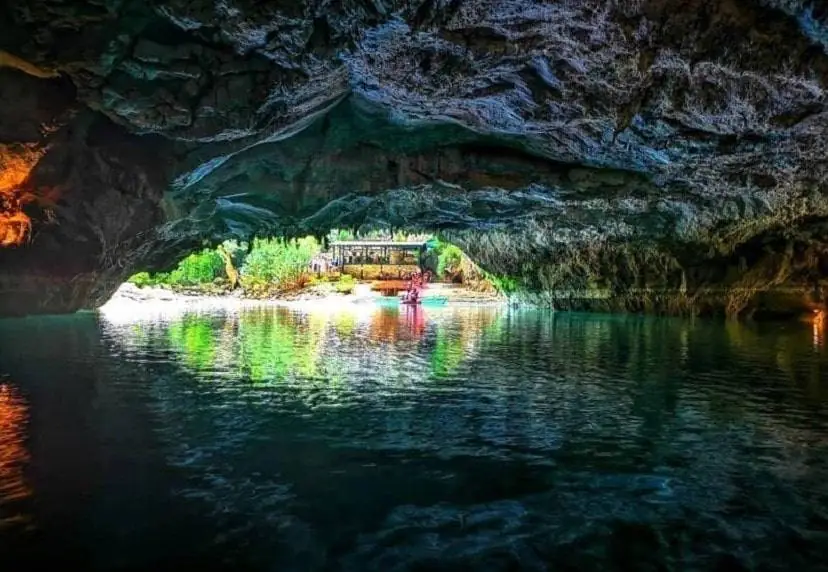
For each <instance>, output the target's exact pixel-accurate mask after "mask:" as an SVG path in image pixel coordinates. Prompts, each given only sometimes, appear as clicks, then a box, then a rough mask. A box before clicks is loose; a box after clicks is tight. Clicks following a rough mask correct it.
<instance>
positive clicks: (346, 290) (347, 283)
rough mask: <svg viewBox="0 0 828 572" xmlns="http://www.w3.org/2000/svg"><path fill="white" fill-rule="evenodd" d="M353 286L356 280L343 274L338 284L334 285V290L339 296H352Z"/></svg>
mask: <svg viewBox="0 0 828 572" xmlns="http://www.w3.org/2000/svg"><path fill="white" fill-rule="evenodd" d="M355 286H356V280H355V279H354V277H353V276H349V275H348V274H344V275H342V276H341V277H340V278H339V282H338V283H337V284H336V286H335V288H336V291H337V292H339V293H340V294H353V292H354V287H355Z"/></svg>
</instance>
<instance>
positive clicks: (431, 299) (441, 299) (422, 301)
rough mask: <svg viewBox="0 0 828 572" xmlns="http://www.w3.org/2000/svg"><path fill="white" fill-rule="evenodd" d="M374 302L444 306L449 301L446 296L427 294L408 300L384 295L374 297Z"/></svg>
mask: <svg viewBox="0 0 828 572" xmlns="http://www.w3.org/2000/svg"><path fill="white" fill-rule="evenodd" d="M374 302H375V303H376V304H379V305H381V306H444V305H445V304H447V303H448V298H447V297H446V296H426V297H424V298H419V299H418V300H417V301H408V300H406V299H405V298H402V297H398V296H383V297H381V298H374Z"/></svg>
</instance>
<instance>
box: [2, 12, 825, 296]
mask: <svg viewBox="0 0 828 572" xmlns="http://www.w3.org/2000/svg"><path fill="white" fill-rule="evenodd" d="M826 49H828V9H827V8H826V3H824V2H819V1H818V2H810V1H809V2H805V1H800V0H682V1H679V0H649V1H648V0H630V1H617V2H604V1H597V0H585V1H582V2H551V1H543V0H337V1H334V0H309V1H305V2H301V1H298V0H278V1H254V0H245V1H241V0H162V1H155V0H151V1H128V0H98V1H91V0H89V1H86V2H69V1H63V0H41V1H36V0H23V1H20V2H17V1H15V2H12V1H7V2H5V3H4V4H2V6H0V171H2V173H3V174H2V175H0V243H5V244H6V246H5V247H3V248H0V290H2V289H3V288H4V286H3V284H6V286H5V288H6V289H7V291H10V290H9V289H11V290H15V291H19V292H22V291H23V290H26V289H28V290H32V289H33V288H35V286H32V284H38V283H39V282H38V281H43V280H46V281H49V280H52V281H54V280H55V279H56V277H59V278H60V279H61V280H64V281H72V284H74V285H73V286H72V288H74V290H72V291H73V292H75V291H79V292H81V294H66V293H65V292H60V293H57V294H55V296H56V300H57V301H56V302H55V304H56V306H55V307H58V306H60V304H65V298H66V296H69V297H71V296H76V297H77V298H78V299H81V298H82V299H84V300H87V301H88V300H90V299H91V300H93V301H95V300H97V298H100V296H102V295H103V294H101V293H102V292H105V291H106V290H107V288H110V286H109V285H110V283H113V282H115V281H117V280H120V279H122V278H123V275H124V273H126V272H128V271H132V270H135V269H136V268H138V267H161V266H163V265H165V264H169V262H170V260H172V259H173V258H174V257H175V256H178V255H180V253H181V252H183V250H184V249H186V248H190V247H192V246H193V245H197V244H201V243H202V242H203V241H205V240H206V241H215V240H220V239H222V238H226V237H230V236H237V237H248V236H251V235H252V234H255V233H259V234H300V233H317V234H320V233H323V232H325V231H326V230H327V229H328V228H331V227H360V226H363V225H387V226H391V227H398V228H412V229H413V228H417V229H431V230H439V231H442V232H445V233H447V234H448V235H452V234H453V235H455V236H457V237H458V240H460V241H462V240H463V237H466V239H467V240H468V237H469V236H479V235H486V233H491V234H492V235H502V234H504V233H505V234H508V235H510V236H512V237H513V239H514V240H515V241H518V242H520V243H522V244H534V245H535V250H534V251H531V252H535V251H537V252H540V251H542V250H544V249H546V250H549V251H552V250H554V249H556V248H559V247H561V245H563V246H566V248H571V247H572V246H573V245H575V246H577V245H594V244H596V243H606V242H608V241H609V242H613V241H614V242H619V241H620V242H626V243H639V242H641V243H646V244H656V245H657V244H662V245H669V248H671V249H674V250H682V251H685V250H688V249H690V250H692V249H695V250H696V251H697V252H699V253H703V254H704V255H705V256H712V255H714V254H715V255H723V256H724V255H727V253H729V252H733V251H734V250H737V249H738V248H739V247H740V245H742V244H747V243H749V241H751V240H754V239H756V237H757V236H760V235H762V233H767V232H775V233H778V232H784V231H785V230H786V229H788V230H792V231H795V230H796V229H797V228H800V227H801V228H805V227H809V225H810V226H813V224H815V221H816V223H819V224H821V221H822V218H823V217H826V216H828V200H826V191H825V189H826V186H825V183H826V180H825V179H826V145H828V138H826V125H828V114H826V107H825V106H826V99H825V91H824V90H825V87H826V85H828V56H826ZM809 228H810V227H809ZM665 248H667V247H665ZM711 253H713V254H711ZM21 276H22V277H23V278H21ZM21 280H23V282H21ZM26 280H28V282H25V281H26ZM4 281H5V282H4ZM24 282H25V283H24ZM12 283H13V284H12ZM9 284H11V285H9ZM98 290H100V292H101V293H98ZM78 303H79V304H82V303H85V302H78ZM69 305H71V304H69Z"/></svg>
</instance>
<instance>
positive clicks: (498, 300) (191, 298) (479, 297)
mask: <svg viewBox="0 0 828 572" xmlns="http://www.w3.org/2000/svg"><path fill="white" fill-rule="evenodd" d="M428 295H429V296H439V297H443V298H446V299H447V303H449V304H475V305H480V304H486V305H492V304H505V303H506V302H507V300H506V298H505V297H502V296H499V295H496V294H490V293H483V292H475V291H473V290H470V289H467V288H463V287H457V286H449V285H442V284H437V285H433V287H432V288H430V290H429V294H428ZM382 298H383V296H381V295H380V294H378V293H376V292H372V291H371V289H370V286H369V285H367V284H359V285H357V287H356V288H355V290H354V292H353V293H352V294H340V293H336V292H332V291H330V290H323V289H321V288H317V287H309V288H305V289H303V290H300V291H298V292H292V293H287V294H284V295H281V296H279V297H271V298H265V299H262V298H252V297H247V296H245V295H244V292H243V291H242V290H237V291H235V292H228V293H226V294H208V293H204V292H196V291H174V290H170V289H168V288H159V287H150V286H145V287H143V288H139V287H137V286H135V285H134V284H130V283H124V284H122V285H121V286H120V287H119V288H118V289H117V290H116V291H115V293H114V294H113V295H112V298H110V299H109V301H108V302H107V303H106V304H105V305H104V306H103V308H105V309H106V308H112V307H114V306H130V307H140V306H152V305H165V306H178V307H184V308H186V307H187V306H195V305H199V306H204V305H208V306H221V307H228V306H229V307H233V306H249V305H259V304H273V305H301V304H303V303H307V302H313V303H314V304H324V305H340V304H352V303H371V302H377V301H380V300H381V299H382Z"/></svg>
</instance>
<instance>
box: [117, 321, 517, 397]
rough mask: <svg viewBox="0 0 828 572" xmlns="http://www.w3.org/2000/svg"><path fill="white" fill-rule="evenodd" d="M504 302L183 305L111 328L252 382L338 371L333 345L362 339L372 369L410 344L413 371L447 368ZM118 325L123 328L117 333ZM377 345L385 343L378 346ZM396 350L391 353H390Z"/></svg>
mask: <svg viewBox="0 0 828 572" xmlns="http://www.w3.org/2000/svg"><path fill="white" fill-rule="evenodd" d="M504 313H505V310H503V309H498V308H486V307H482V308H477V309H464V310H463V311H461V312H452V311H450V310H429V309H424V308H388V307H376V306H368V307H354V306H351V307H345V308H342V309H339V310H336V311H331V310H321V311H309V312H297V311H293V310H290V309H288V308H284V307H267V306H262V307H258V308H249V309H245V310H242V311H240V312H231V313H226V314H218V315H217V314H216V313H197V312H196V313H187V314H183V315H181V316H178V317H175V318H172V319H171V320H169V321H143V322H142V321H138V322H136V323H135V324H133V325H132V326H131V327H130V328H128V329H126V330H121V331H120V332H119V334H118V337H119V338H120V342H121V343H123V344H124V345H125V346H126V347H127V348H131V350H132V351H137V352H143V351H145V350H146V349H147V347H150V346H155V347H161V346H166V347H168V348H170V349H172V350H173V351H174V352H175V354H176V355H177V356H178V359H179V360H180V362H181V364H182V365H184V366H186V367H188V368H190V369H192V370H195V371H196V372H201V373H210V372H217V371H221V372H224V374H225V375H226V374H228V372H232V375H242V376H245V377H246V378H248V379H250V380H251V381H253V382H267V381H278V380H280V379H284V378H285V377H288V376H297V375H298V376H301V377H303V378H330V379H339V378H341V377H342V376H343V375H344V374H346V373H347V371H348V364H347V363H343V354H342V353H341V352H340V351H339V350H341V349H342V348H343V346H345V345H351V346H353V345H355V344H356V345H360V346H362V345H364V350H365V351H364V352H363V353H361V354H357V355H353V356H351V357H360V356H366V355H369V354H370V355H372V356H373V355H374V354H376V356H375V357H376V359H377V360H378V361H379V362H383V361H384V362H385V363H384V364H382V363H378V364H377V367H378V368H379V370H378V371H385V372H390V370H389V369H388V367H389V366H392V365H395V363H394V362H395V359H397V360H399V359H400V356H402V355H409V354H411V353H412V352H415V353H417V354H418V355H422V356H427V360H426V361H424V362H423V363H418V365H417V367H418V371H416V373H417V374H422V373H430V374H433V375H435V376H437V377H439V376H445V375H449V374H451V373H452V372H453V371H455V370H456V369H457V368H458V367H459V366H460V364H461V363H462V362H463V361H464V360H469V359H473V357H474V354H475V349H476V348H478V347H479V345H480V343H481V340H483V339H485V338H486V337H491V336H496V335H497V333H498V332H499V330H500V328H502V325H501V323H500V322H501V320H502V319H503V316H504ZM124 331H126V332H128V333H129V334H128V336H126V337H125V336H124ZM378 348H384V350H382V351H378ZM395 356H396V358H395Z"/></svg>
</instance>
